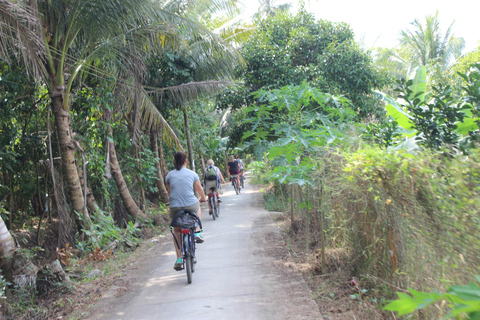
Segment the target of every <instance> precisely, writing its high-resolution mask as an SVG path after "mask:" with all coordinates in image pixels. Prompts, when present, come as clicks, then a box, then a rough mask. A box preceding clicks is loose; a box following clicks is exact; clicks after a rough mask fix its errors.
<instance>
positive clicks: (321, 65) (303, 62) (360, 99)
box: [217, 10, 387, 145]
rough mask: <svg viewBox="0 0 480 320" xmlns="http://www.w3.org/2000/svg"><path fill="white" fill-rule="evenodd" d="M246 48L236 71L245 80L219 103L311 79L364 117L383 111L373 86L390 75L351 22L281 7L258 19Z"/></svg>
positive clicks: (237, 102)
mask: <svg viewBox="0 0 480 320" xmlns="http://www.w3.org/2000/svg"><path fill="white" fill-rule="evenodd" d="M241 51H242V54H243V57H244V59H245V66H244V67H240V68H239V69H238V71H237V77H238V78H239V79H241V80H243V81H244V86H243V87H237V88H233V89H232V88H229V89H228V90H225V91H224V92H223V93H221V94H219V95H218V96H217V107H218V108H223V109H226V108H232V110H237V109H240V108H242V107H244V106H248V105H251V104H252V103H253V102H252V97H251V96H250V93H252V92H255V91H258V90H266V91H268V90H271V89H279V88H281V87H284V86H287V85H300V84H301V83H302V82H303V81H306V82H308V83H309V84H310V85H311V86H314V87H317V88H319V89H320V90H321V91H322V92H329V93H332V94H335V95H344V96H346V97H347V98H348V99H350V100H351V102H352V105H353V106H352V108H353V109H354V110H355V111H356V112H357V115H359V116H360V117H365V116H367V115H368V114H371V113H376V112H377V111H379V109H378V108H377V107H376V103H375V99H374V97H373V96H372V94H371V90H372V89H374V88H380V87H382V86H383V85H384V84H385V83H386V82H387V79H386V78H385V76H384V75H383V74H382V73H379V72H378V71H377V70H376V69H375V68H374V66H373V64H372V59H371V57H370V54H369V53H365V52H363V51H362V50H361V49H360V48H358V47H357V46H356V44H355V41H354V37H353V31H352V30H351V28H350V27H349V26H348V25H347V24H344V23H339V24H337V23H333V22H330V21H325V20H319V21H315V18H314V16H313V15H311V14H309V13H307V12H306V11H304V10H300V12H299V13H298V14H296V15H292V14H289V13H278V14H276V15H275V16H271V17H268V18H266V19H265V20H262V21H261V22H260V23H259V26H258V29H257V31H256V33H255V34H254V35H253V36H252V37H251V38H250V39H249V41H247V42H246V43H245V44H244V45H243V46H242V49H241ZM250 129H251V127H250V126H246V127H239V128H237V129H236V131H240V132H243V131H245V130H250ZM234 136H235V137H238V136H239V135H236V134H235V133H234ZM232 140H233V139H232ZM239 142H240V140H235V141H234V144H235V145H236V144H238V143H239Z"/></svg>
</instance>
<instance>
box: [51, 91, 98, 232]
mask: <svg viewBox="0 0 480 320" xmlns="http://www.w3.org/2000/svg"><path fill="white" fill-rule="evenodd" d="M64 95H65V89H64V88H63V87H56V88H55V89H54V90H53V91H52V92H51V93H50V97H51V99H52V109H53V113H54V115H55V125H56V129H57V135H58V141H59V144H60V150H61V155H62V164H63V170H64V179H65V182H66V184H67V192H68V195H69V197H70V201H71V205H72V209H73V210H75V211H76V212H77V213H78V214H80V215H83V213H84V198H83V191H82V185H81V184H80V178H79V176H78V171H77V163H76V160H75V154H74V151H75V148H76V147H75V143H74V141H73V137H72V132H71V129H70V115H69V110H68V109H67V110H64V109H63V102H64ZM65 98H67V97H65ZM75 216H77V215H75ZM88 220H89V219H88ZM88 223H90V221H88ZM77 224H78V221H77Z"/></svg>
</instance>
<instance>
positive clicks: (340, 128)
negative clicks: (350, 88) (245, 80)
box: [244, 83, 354, 185]
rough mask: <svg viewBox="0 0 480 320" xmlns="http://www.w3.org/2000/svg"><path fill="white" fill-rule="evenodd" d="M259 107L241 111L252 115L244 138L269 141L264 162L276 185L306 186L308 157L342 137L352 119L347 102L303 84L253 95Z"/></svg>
mask: <svg viewBox="0 0 480 320" xmlns="http://www.w3.org/2000/svg"><path fill="white" fill-rule="evenodd" d="M254 96H255V98H256V99H257V100H258V101H260V103H262V104H260V105H259V106H255V105H254V106H251V107H248V108H246V109H245V111H246V112H247V113H249V114H251V115H252V117H251V118H249V119H247V120H246V122H247V123H251V124H252V130H249V131H247V132H245V134H244V138H249V137H254V138H255V140H256V141H265V140H269V141H272V142H271V143H270V146H269V150H268V152H267V159H269V160H270V161H273V162H272V164H274V169H273V172H272V175H271V176H270V178H271V179H273V180H278V181H279V182H280V183H282V184H283V183H287V184H291V183H297V184H299V185H303V184H305V183H310V184H311V181H310V177H311V175H310V174H309V172H311V170H313V169H314V168H315V166H316V165H315V163H314V162H313V161H312V159H311V157H310V156H311V155H314V154H315V153H317V152H320V150H321V148H322V147H324V146H326V145H327V144H331V143H333V142H336V141H339V140H341V139H342V138H343V135H344V133H343V132H344V130H345V128H346V123H347V122H348V121H349V120H350V119H351V118H352V117H353V116H354V113H353V111H352V110H351V109H349V108H348V107H346V105H348V103H349V102H348V100H347V99H345V98H337V97H334V96H332V95H329V94H324V93H322V92H321V91H320V90H318V89H316V88H312V87H310V86H308V85H307V84H306V83H303V84H301V85H299V86H286V87H283V88H281V89H277V90H271V91H265V90H260V91H258V92H256V93H254Z"/></svg>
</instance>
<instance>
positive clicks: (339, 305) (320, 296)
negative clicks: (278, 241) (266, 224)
mask: <svg viewBox="0 0 480 320" xmlns="http://www.w3.org/2000/svg"><path fill="white" fill-rule="evenodd" d="M272 218H273V220H274V221H275V223H276V224H277V225H278V226H279V228H280V230H281V234H282V236H283V239H284V241H285V245H286V247H287V248H286V249H287V250H286V251H287V252H288V253H289V254H288V260H289V263H290V264H291V265H292V267H295V268H297V269H298V270H299V271H300V272H301V274H302V275H303V277H304V279H305V281H306V282H307V284H308V286H309V288H310V290H311V292H312V295H313V298H314V299H315V301H316V303H317V305H318V308H319V309H320V313H321V314H322V316H323V317H324V318H325V319H330V320H341V319H375V320H376V319H391V318H392V317H391V316H390V315H389V314H387V313H386V312H384V311H382V310H380V308H379V307H378V304H377V301H378V297H376V296H375V290H374V289H372V283H371V281H363V279H361V277H360V276H357V275H355V273H354V268H353V266H352V265H351V263H350V262H349V261H351V257H350V256H349V253H348V252H347V251H346V250H343V249H335V250H329V249H327V250H326V270H324V272H323V273H322V270H321V250H320V249H316V250H315V248H310V250H309V252H312V253H307V251H306V245H305V238H306V233H305V229H304V228H302V226H299V225H298V223H296V222H294V224H293V225H294V227H291V223H290V219H289V216H288V215H287V214H284V213H272ZM292 229H294V230H295V231H296V232H293V231H292ZM310 236H311V238H315V237H314V236H312V231H311V232H310ZM318 246H319V245H318ZM279 255H284V253H279Z"/></svg>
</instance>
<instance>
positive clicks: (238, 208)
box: [87, 176, 323, 320]
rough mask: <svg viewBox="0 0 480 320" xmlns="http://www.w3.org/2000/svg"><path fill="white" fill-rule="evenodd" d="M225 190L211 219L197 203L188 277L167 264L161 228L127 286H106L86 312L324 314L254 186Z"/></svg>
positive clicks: (97, 315) (118, 315)
mask: <svg viewBox="0 0 480 320" xmlns="http://www.w3.org/2000/svg"><path fill="white" fill-rule="evenodd" d="M247 177H248V176H247ZM248 181H249V179H247V181H246V182H248ZM224 190H225V193H224V195H223V196H222V200H223V202H222V204H221V212H220V217H219V218H218V219H217V220H215V221H213V219H212V217H211V216H209V215H208V208H207V206H206V204H202V212H203V219H202V222H203V229H204V238H205V242H204V243H202V244H197V251H196V255H197V260H198V262H197V264H196V267H195V272H194V273H193V282H192V284H187V277H186V273H185V271H181V272H178V271H175V270H173V263H174V260H175V258H174V257H175V254H174V251H173V244H172V242H171V236H170V235H167V236H166V237H165V238H163V239H161V240H162V241H160V242H159V243H158V244H156V245H155V246H153V247H152V248H150V250H149V251H148V256H147V257H145V261H143V260H142V261H138V262H137V263H136V264H137V266H135V267H134V268H133V269H135V268H136V269H140V270H141V272H139V273H138V276H137V277H136V278H135V279H134V280H133V281H130V287H129V288H128V291H127V293H124V294H122V292H123V291H125V288H124V287H122V286H123V285H124V283H123V284H122V283H121V282H119V283H120V284H119V285H114V286H112V288H111V289H110V290H109V291H108V292H106V293H105V294H104V296H103V297H102V299H101V300H100V301H99V303H98V304H97V305H96V306H95V308H94V310H93V311H92V313H91V314H90V316H89V317H88V318H87V319H92V320H94V319H95V320H97V319H102V320H110V319H176V320H181V319H190V320H191V319H198V320H204V319H215V320H219V319H229V320H231V319H323V318H322V316H321V315H320V312H319V311H318V307H317V305H316V303H315V302H314V300H313V299H312V294H311V292H310V290H309V289H308V287H307V285H306V283H305V281H304V279H303V278H302V276H301V275H300V274H299V273H298V271H296V270H295V269H294V268H292V267H289V266H288V264H286V263H285V261H286V258H287V256H288V253H287V252H286V248H285V242H284V241H283V239H282V237H281V235H280V233H279V231H278V227H277V226H276V225H275V224H274V223H273V221H272V220H271V217H270V215H269V213H268V212H267V211H265V210H264V208H263V204H262V199H261V195H260V194H259V192H258V191H257V188H256V187H255V186H250V185H249V184H248V183H247V184H246V185H245V189H244V190H242V192H241V194H240V195H236V194H235V192H234V191H233V187H232V186H231V185H226V186H224Z"/></svg>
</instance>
